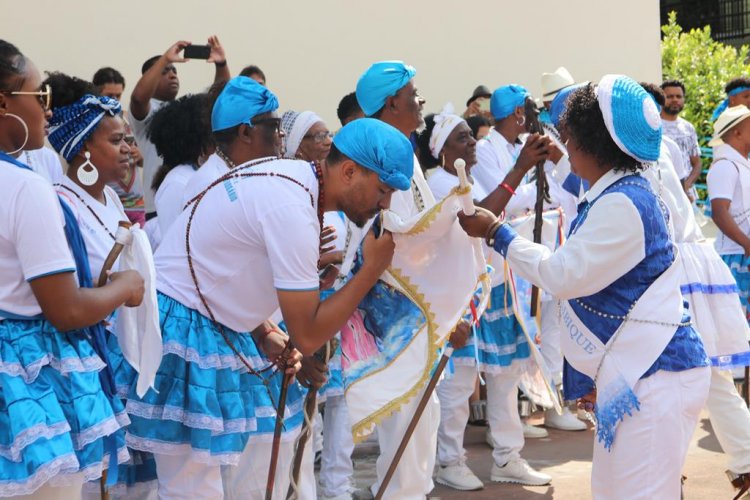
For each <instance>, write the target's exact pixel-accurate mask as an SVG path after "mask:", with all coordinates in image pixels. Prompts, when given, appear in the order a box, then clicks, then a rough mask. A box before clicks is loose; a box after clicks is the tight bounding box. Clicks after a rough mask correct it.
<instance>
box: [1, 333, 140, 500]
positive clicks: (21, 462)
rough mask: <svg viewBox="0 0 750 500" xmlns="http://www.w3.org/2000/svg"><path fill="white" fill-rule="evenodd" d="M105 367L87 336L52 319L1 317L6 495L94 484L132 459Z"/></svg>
mask: <svg viewBox="0 0 750 500" xmlns="http://www.w3.org/2000/svg"><path fill="white" fill-rule="evenodd" d="M104 366H105V365H104V362H103V361H102V360H101V359H100V358H99V357H98V356H97V355H96V353H95V352H94V350H93V348H92V347H91V344H90V343H89V341H88V340H87V338H86V336H85V334H84V333H81V332H77V331H72V332H66V333H60V332H59V331H57V330H56V329H55V328H54V327H53V326H52V325H51V324H50V323H48V322H47V321H45V320H41V319H38V320H10V319H6V320H0V496H12V495H28V494H31V493H33V492H34V491H35V490H36V489H38V488H39V487H40V486H42V485H44V484H45V483H47V482H48V481H49V480H50V479H52V478H55V479H54V481H55V484H65V482H66V478H65V476H66V475H70V474H76V475H77V476H76V479H75V480H80V478H81V477H82V478H83V479H84V480H93V479H97V478H99V477H101V474H102V470H103V469H106V468H107V467H108V466H109V463H110V461H111V460H112V459H113V458H115V459H116V462H117V463H122V462H125V461H127V460H128V453H127V450H126V448H125V432H124V431H123V430H122V427H123V426H124V425H127V423H128V417H127V415H126V414H125V411H124V406H123V404H122V403H121V402H120V400H119V399H118V398H117V397H116V396H115V395H113V396H111V397H110V396H107V395H106V394H105V393H104V391H103V390H102V387H101V383H100V382H99V374H98V372H99V371H100V370H101V369H102V368H103V367H104Z"/></svg>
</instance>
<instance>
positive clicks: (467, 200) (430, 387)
mask: <svg viewBox="0 0 750 500" xmlns="http://www.w3.org/2000/svg"><path fill="white" fill-rule="evenodd" d="M453 166H454V167H455V168H456V173H457V174H458V179H459V186H460V187H461V188H466V187H468V186H469V179H468V178H467V176H466V162H465V161H464V160H462V159H461V158H459V159H457V160H456V162H455V163H454V164H453ZM460 200H461V205H462V209H463V212H464V213H465V214H466V215H474V212H475V211H476V209H475V208H474V201H473V200H472V198H471V194H470V193H466V194H464V195H462V196H461V198H460ZM452 354H453V347H452V346H451V345H447V346H446V347H445V350H444V351H443V355H442V356H441V357H440V361H439V362H438V365H437V368H436V369H435V373H433V374H432V377H431V378H430V382H429V383H428V384H427V387H425V390H424V393H423V394H422V399H420V401H419V404H418V405H417V409H416V410H415V411H414V415H413V416H412V417H411V421H410V422H409V426H408V427H407V428H406V432H404V437H403V438H402V439H401V443H400V444H399V445H398V449H397V450H396V454H395V455H394V456H393V460H391V465H389V466H388V471H387V472H386V473H385V477H383V481H382V482H381V483H380V487H379V488H378V493H377V495H375V500H381V499H382V498H383V495H384V494H385V490H386V489H387V488H388V483H390V482H391V479H392V478H393V474H394V473H395V472H396V467H398V463H399V462H400V461H401V457H402V456H403V455H404V451H406V446H407V445H408V444H409V440H410V439H411V436H412V434H414V429H416V428H417V424H418V423H419V419H420V418H421V417H422V413H424V409H425V407H426V406H427V402H428V401H429V400H430V397H431V396H432V393H433V392H434V391H435V386H437V383H438V380H440V376H441V375H442V374H443V370H445V365H447V364H448V360H449V359H450V357H451V355H452Z"/></svg>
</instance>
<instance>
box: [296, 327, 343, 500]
mask: <svg viewBox="0 0 750 500" xmlns="http://www.w3.org/2000/svg"><path fill="white" fill-rule="evenodd" d="M335 350H336V342H335V339H331V340H329V341H328V342H326V343H325V345H323V347H321V348H320V349H319V350H318V351H317V352H316V353H315V355H314V356H315V357H316V358H318V359H319V360H320V361H321V362H322V363H325V364H326V365H327V364H328V362H329V361H330V360H331V358H332V357H333V352H334V351H335ZM317 409H318V388H317V387H313V386H310V389H309V390H308V391H307V395H306V396H305V420H304V422H303V423H302V430H301V431H300V434H299V438H297V448H296V450H295V452H294V461H293V463H292V477H291V481H290V482H289V491H288V492H287V500H296V499H297V498H299V491H298V486H297V485H298V484H299V476H300V472H301V471H302V458H303V456H304V454H305V446H306V445H307V440H308V439H310V435H311V434H312V421H313V418H314V416H315V411H316V410H317Z"/></svg>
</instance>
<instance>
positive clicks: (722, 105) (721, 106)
mask: <svg viewBox="0 0 750 500" xmlns="http://www.w3.org/2000/svg"><path fill="white" fill-rule="evenodd" d="M748 90H750V87H745V86H742V87H737V88H736V89H732V90H730V91H729V92H727V98H726V99H724V100H723V101H721V102H720V103H719V105H718V106H716V109H715V110H714V114H713V115H712V116H711V121H712V122H713V121H716V119H717V118H718V117H719V115H721V114H722V113H723V112H724V111H725V110H726V109H727V108H728V107H729V98H730V97H731V96H733V95H737V94H741V93H743V92H747V91H748Z"/></svg>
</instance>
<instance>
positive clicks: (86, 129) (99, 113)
mask: <svg viewBox="0 0 750 500" xmlns="http://www.w3.org/2000/svg"><path fill="white" fill-rule="evenodd" d="M121 112H122V106H120V103H119V102H118V101H117V100H116V99H112V98H111V97H105V96H95V95H91V94H86V95H85V96H83V97H81V98H80V99H78V100H77V101H76V102H74V103H73V104H69V105H67V106H61V107H59V108H56V109H55V110H54V113H53V114H52V119H51V120H50V121H49V125H50V128H49V142H50V144H52V147H53V148H55V151H57V152H58V153H60V155H61V156H62V157H63V158H65V161H67V162H70V161H72V160H73V158H75V156H76V155H77V154H78V152H79V151H80V150H81V149H82V148H83V145H84V144H86V141H87V140H88V138H89V137H91V134H93V133H94V130H96V127H97V126H98V125H99V122H100V121H102V118H104V117H105V116H117V115H119V114H120V113H121Z"/></svg>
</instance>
